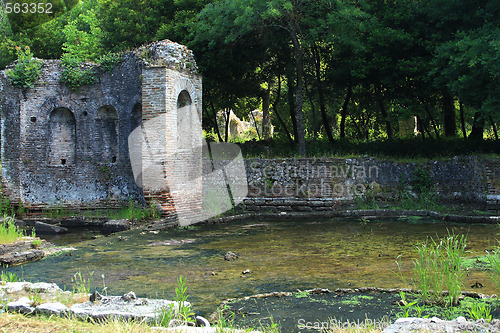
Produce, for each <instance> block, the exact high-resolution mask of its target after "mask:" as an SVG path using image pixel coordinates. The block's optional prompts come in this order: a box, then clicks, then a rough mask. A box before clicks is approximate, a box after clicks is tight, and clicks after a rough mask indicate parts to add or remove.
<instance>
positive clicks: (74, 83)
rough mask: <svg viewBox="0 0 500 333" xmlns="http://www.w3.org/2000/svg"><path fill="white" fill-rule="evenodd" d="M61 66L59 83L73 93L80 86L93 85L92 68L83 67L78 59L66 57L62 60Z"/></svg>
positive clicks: (93, 71)
mask: <svg viewBox="0 0 500 333" xmlns="http://www.w3.org/2000/svg"><path fill="white" fill-rule="evenodd" d="M63 66H64V69H63V71H62V73H61V82H63V83H65V84H67V85H68V86H69V87H70V88H71V89H73V90H75V91H78V90H79V89H80V87H82V86H86V85H91V84H93V83H94V82H95V80H96V78H95V70H94V68H93V67H91V66H85V65H84V64H82V63H81V62H80V61H78V59H75V58H69V57H67V58H65V59H64V60H63Z"/></svg>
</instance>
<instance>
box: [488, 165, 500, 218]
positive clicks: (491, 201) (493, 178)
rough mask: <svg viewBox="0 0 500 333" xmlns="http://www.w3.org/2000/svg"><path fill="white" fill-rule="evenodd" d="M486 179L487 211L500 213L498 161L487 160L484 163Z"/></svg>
mask: <svg viewBox="0 0 500 333" xmlns="http://www.w3.org/2000/svg"><path fill="white" fill-rule="evenodd" d="M485 167H486V177H487V178H488V193H487V196H486V200H487V205H488V209H489V210H490V211H493V212H495V213H497V214H498V213H500V160H488V161H486V163H485Z"/></svg>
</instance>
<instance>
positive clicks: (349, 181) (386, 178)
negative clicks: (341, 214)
mask: <svg viewBox="0 0 500 333" xmlns="http://www.w3.org/2000/svg"><path fill="white" fill-rule="evenodd" d="M245 165H246V173H247V179H248V187H249V191H248V195H247V198H246V199H245V200H244V204H245V207H246V209H247V210H249V211H265V212H287V211H298V212H307V211H331V210H335V209H340V208H341V207H342V208H345V206H346V205H349V204H352V203H353V202H354V201H355V200H356V199H357V198H363V197H364V196H371V197H373V198H375V199H386V200H391V199H393V198H394V197H395V196H396V195H397V193H398V191H401V190H405V191H409V193H412V191H413V189H412V185H414V180H415V176H416V171H417V170H426V172H427V174H428V175H429V179H430V182H431V184H434V185H435V186H436V190H437V193H438V195H439V196H440V198H441V199H443V200H444V201H449V202H456V203H468V204H473V205H475V206H477V207H478V208H481V209H488V210H491V211H493V212H497V213H498V212H499V210H498V209H499V208H498V205H499V202H500V201H499V200H500V196H499V195H500V184H499V180H500V161H499V160H484V159H481V158H477V157H455V158H452V159H449V160H440V161H428V162H422V163H410V162H394V161H387V160H380V159H375V158H362V159H339V158H318V159H247V160H246V161H245ZM207 186H208V185H207Z"/></svg>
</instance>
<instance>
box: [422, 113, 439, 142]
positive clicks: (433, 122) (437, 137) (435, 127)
mask: <svg viewBox="0 0 500 333" xmlns="http://www.w3.org/2000/svg"><path fill="white" fill-rule="evenodd" d="M424 109H425V112H427V115H428V116H429V120H430V121H431V124H432V128H433V129H434V133H435V134H436V139H439V131H438V128H437V125H436V122H435V121H434V117H433V116H432V113H431V110H429V108H428V107H427V105H426V104H424Z"/></svg>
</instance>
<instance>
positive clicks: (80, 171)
mask: <svg viewBox="0 0 500 333" xmlns="http://www.w3.org/2000/svg"><path fill="white" fill-rule="evenodd" d="M61 71H62V67H61V63H60V61H58V60H45V61H44V62H43V67H42V74H41V77H40V79H39V81H40V82H42V84H37V85H36V86H35V87H34V88H32V89H26V90H22V89H18V88H15V87H13V86H11V85H10V84H9V82H8V81H7V79H6V77H5V76H3V75H2V76H1V80H2V85H3V91H2V120H3V121H2V149H3V152H2V175H3V185H4V186H3V188H4V189H5V190H6V192H7V194H9V198H10V200H11V201H12V202H19V201H22V202H23V203H24V204H25V205H27V206H39V205H42V206H43V205H47V204H49V205H50V204H62V203H64V204H65V205H66V206H68V205H75V206H78V205H81V204H85V203H93V204H97V203H98V202H99V201H103V200H107V201H109V200H111V201H112V200H128V198H129V197H131V198H136V199H137V198H139V197H140V196H141V190H140V188H139V187H138V186H137V185H136V184H135V182H134V178H133V176H132V170H131V167H130V159H129V152H128V144H127V137H128V134H129V133H130V132H131V130H132V129H131V127H132V122H131V121H132V111H133V110H134V108H135V109H137V108H139V109H140V105H141V82H140V80H139V76H140V74H141V64H140V62H139V61H138V59H136V58H134V57H131V58H129V59H128V60H127V61H125V62H123V63H122V64H120V65H119V66H117V67H116V68H115V69H114V70H113V71H112V72H109V73H98V74H97V79H98V83H97V84H94V85H91V86H84V87H82V88H81V89H80V91H79V92H75V91H72V90H71V89H69V88H68V87H67V86H65V85H64V84H61V82H60V75H61Z"/></svg>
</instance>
